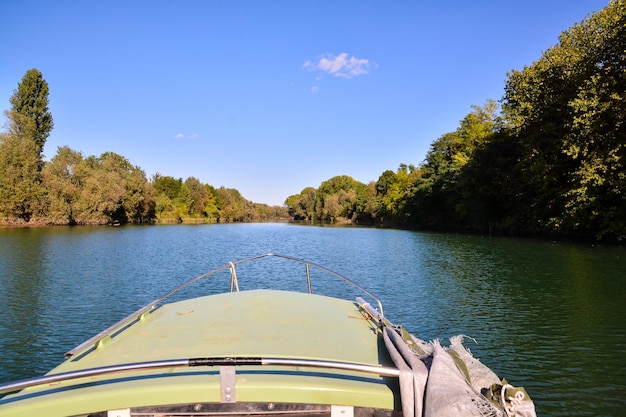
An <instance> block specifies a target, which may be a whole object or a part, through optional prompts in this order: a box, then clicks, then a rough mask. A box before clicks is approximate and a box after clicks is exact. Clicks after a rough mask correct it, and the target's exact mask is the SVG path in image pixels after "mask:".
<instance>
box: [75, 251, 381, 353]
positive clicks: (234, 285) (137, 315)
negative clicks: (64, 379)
mask: <svg viewBox="0 0 626 417" xmlns="http://www.w3.org/2000/svg"><path fill="white" fill-rule="evenodd" d="M267 257H277V258H283V259H288V260H291V261H295V262H298V263H302V264H304V265H305V266H306V278H307V287H308V291H309V293H312V289H311V275H310V267H314V268H317V269H319V270H321V271H323V272H326V273H327V274H330V275H332V276H334V277H336V278H339V279H341V280H343V281H344V282H346V283H348V284H350V285H351V286H353V287H354V288H356V289H358V290H359V291H361V292H362V293H364V294H366V295H367V296H368V297H369V298H371V299H372V300H373V301H375V302H376V304H377V305H378V317H379V318H383V317H384V313H383V304H382V302H381V301H380V299H379V298H378V297H376V296H375V295H374V294H372V293H371V292H370V291H368V290H366V289H365V288H364V287H362V286H360V285H359V284H357V283H356V282H354V281H352V280H350V279H349V278H346V277H345V276H343V275H341V274H339V273H337V272H335V271H332V270H330V269H328V268H325V267H323V266H321V265H318V264H315V263H313V262H309V261H306V260H304V259H300V258H295V257H293V256H288V255H281V254H277V253H266V254H263V255H257V256H253V257H250V258H246V259H242V260H239V261H235V262H229V263H227V264H226V265H223V266H220V267H218V268H215V269H212V270H210V271H208V272H205V273H204V274H202V275H199V276H197V277H195V278H193V279H190V280H189V281H187V282H184V283H182V284H181V285H179V286H178V287H176V288H174V289H172V290H171V291H169V292H168V293H166V294H165V295H163V296H162V297H160V298H157V299H156V300H154V301H152V302H151V303H148V304H146V305H145V306H143V307H141V308H140V309H139V310H137V311H135V312H134V313H132V314H130V315H129V316H127V317H125V318H123V319H122V320H120V321H119V322H117V323H115V324H114V325H112V326H110V327H108V328H107V329H105V330H103V331H101V332H100V333H98V334H97V335H95V336H93V337H92V338H90V339H89V340H86V341H85V342H83V343H81V344H80V345H78V346H76V347H75V348H74V349H72V350H70V351H68V352H66V353H65V357H66V358H70V357H72V356H75V355H76V354H77V353H79V352H82V351H84V350H86V349H88V348H91V347H93V346H96V345H97V344H98V343H100V342H101V341H102V340H104V339H106V338H108V337H110V336H111V335H112V334H114V333H116V332H117V331H119V330H120V329H123V328H124V327H126V326H128V325H130V324H131V323H133V322H135V321H137V320H140V319H141V318H142V317H144V315H146V314H149V313H150V311H152V310H153V309H154V308H156V307H157V306H158V305H159V304H161V303H162V302H163V301H164V300H166V299H167V298H169V297H171V296H172V295H174V294H176V293H177V292H179V291H180V290H182V289H184V288H186V287H188V286H189V285H191V284H193V283H195V282H198V281H200V280H201V279H204V278H206V277H208V276H210V275H213V274H215V273H217V272H220V271H223V270H225V269H230V273H231V286H230V287H231V292H232V291H233V289H235V290H236V291H239V283H238V281H237V272H236V266H237V265H240V264H242V263H246V262H250V261H253V260H256V259H261V258H267Z"/></svg>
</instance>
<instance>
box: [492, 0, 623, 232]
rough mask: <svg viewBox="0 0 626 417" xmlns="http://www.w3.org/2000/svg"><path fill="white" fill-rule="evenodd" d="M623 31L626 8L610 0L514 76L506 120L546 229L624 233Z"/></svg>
mask: <svg viewBox="0 0 626 417" xmlns="http://www.w3.org/2000/svg"><path fill="white" fill-rule="evenodd" d="M624 27H626V3H625V2H624V1H611V2H610V3H609V5H608V6H607V7H606V8H605V9H603V10H601V11H599V12H596V13H594V14H593V15H592V16H590V17H589V18H588V19H586V20H585V21H583V22H581V23H579V24H577V25H575V26H574V27H572V28H570V29H569V30H567V31H565V32H563V33H562V34H561V36H560V38H559V43H558V44H557V45H555V46H553V47H552V48H550V49H548V50H547V51H546V52H544V53H543V55H542V57H541V58H540V59H539V60H538V61H536V62H535V63H533V64H532V65H530V66H528V67H525V68H524V70H523V71H512V72H511V73H510V74H509V80H508V81H507V84H506V88H505V98H504V104H503V110H504V116H505V119H506V126H507V127H508V128H509V129H510V130H511V132H512V134H513V135H512V136H513V137H514V139H515V140H517V141H518V142H519V143H520V145H521V146H520V149H521V153H520V161H519V171H520V172H521V174H522V176H523V178H522V179H523V183H524V189H522V190H520V193H522V194H523V195H524V199H525V200H526V201H527V202H528V203H527V204H528V207H531V208H532V209H531V215H530V216H529V217H530V218H533V219H535V223H534V224H533V225H530V226H531V227H534V228H536V229H538V230H540V231H553V230H569V231H577V230H581V231H583V232H585V231H591V230H595V232H596V233H599V234H603V233H609V234H614V235H618V236H621V235H626V229H625V224H624V220H623V219H624V217H625V215H626V200H625V199H626V197H625V196H624V195H623V191H622V190H623V189H624V185H626V184H625V183H624V177H625V174H624V172H625V162H624V158H625V157H626V155H625V154H626V150H625V145H624V144H625V143H626V140H625V137H626V133H625V132H626V128H625V125H624V118H625V116H624V114H625V113H626V111H625V109H626V53H625V52H624V51H625V50H626V47H625V45H626V31H625V30H624Z"/></svg>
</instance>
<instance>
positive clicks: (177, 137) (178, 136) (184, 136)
mask: <svg viewBox="0 0 626 417" xmlns="http://www.w3.org/2000/svg"><path fill="white" fill-rule="evenodd" d="M197 138H198V134H197V133H192V134H191V135H185V134H184V133H177V134H176V136H174V139H197Z"/></svg>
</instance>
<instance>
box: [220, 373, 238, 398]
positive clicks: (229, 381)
mask: <svg viewBox="0 0 626 417" xmlns="http://www.w3.org/2000/svg"><path fill="white" fill-rule="evenodd" d="M235 394H236V391H235V367H234V366H220V401H221V402H222V403H235V402H237V396H236V395H235Z"/></svg>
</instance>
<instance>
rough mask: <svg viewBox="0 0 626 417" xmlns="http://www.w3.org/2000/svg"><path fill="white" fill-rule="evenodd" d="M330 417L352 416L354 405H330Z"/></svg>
mask: <svg viewBox="0 0 626 417" xmlns="http://www.w3.org/2000/svg"><path fill="white" fill-rule="evenodd" d="M330 417H354V407H352V406H349V405H331V406H330Z"/></svg>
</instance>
